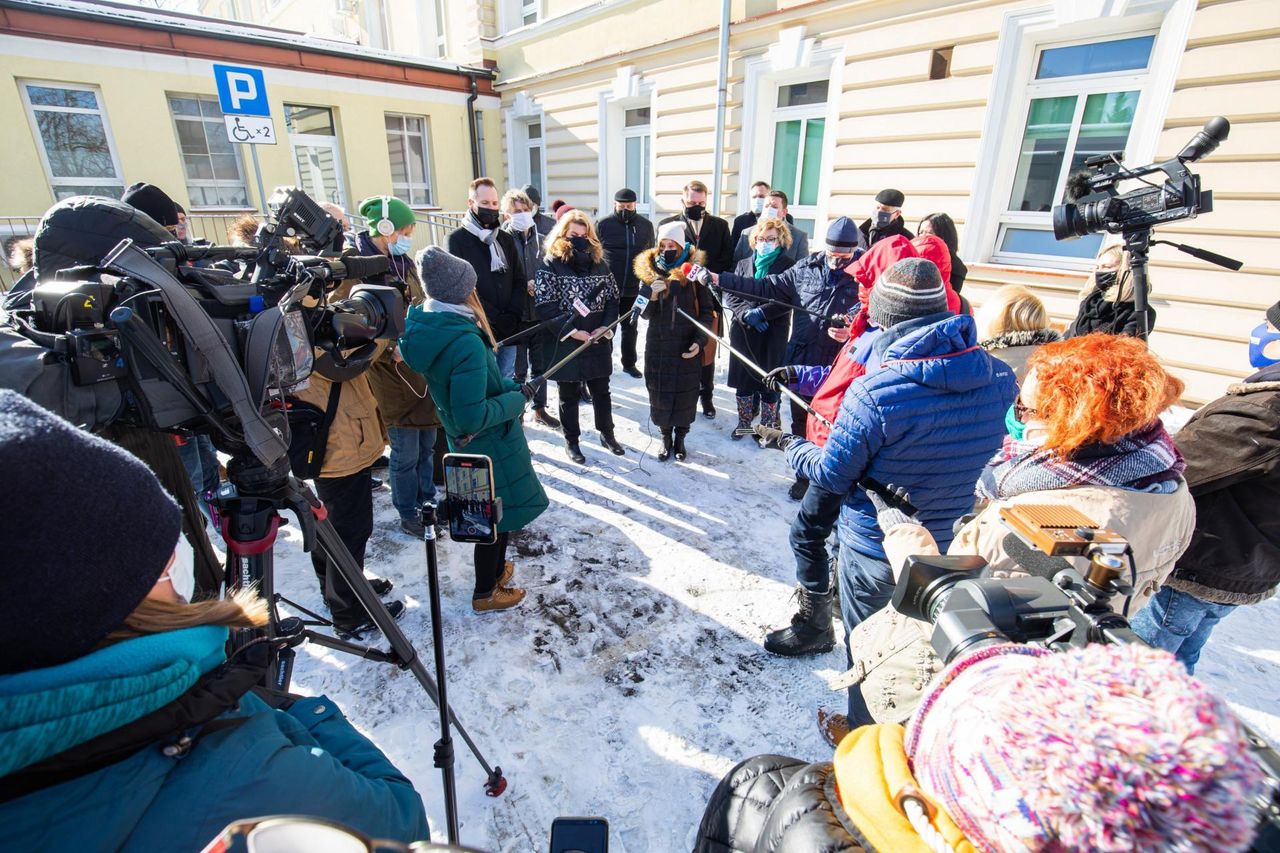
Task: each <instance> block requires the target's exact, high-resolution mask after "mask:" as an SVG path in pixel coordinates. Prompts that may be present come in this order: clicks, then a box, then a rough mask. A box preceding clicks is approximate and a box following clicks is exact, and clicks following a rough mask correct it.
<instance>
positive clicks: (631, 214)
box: [618, 207, 636, 224]
mask: <svg viewBox="0 0 1280 853" xmlns="http://www.w3.org/2000/svg"><path fill="white" fill-rule="evenodd" d="M618 214H619V215H620V216H621V217H622V221H623V222H626V223H628V224H630V223H632V222H635V221H636V212H635V211H634V210H632V209H631V208H629V207H624V208H622V210H619V211H618Z"/></svg>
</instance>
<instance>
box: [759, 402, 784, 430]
mask: <svg viewBox="0 0 1280 853" xmlns="http://www.w3.org/2000/svg"><path fill="white" fill-rule="evenodd" d="M760 425H761V426H767V427H773V428H774V429H782V415H781V414H780V413H779V412H778V404H777V403H761V404H760Z"/></svg>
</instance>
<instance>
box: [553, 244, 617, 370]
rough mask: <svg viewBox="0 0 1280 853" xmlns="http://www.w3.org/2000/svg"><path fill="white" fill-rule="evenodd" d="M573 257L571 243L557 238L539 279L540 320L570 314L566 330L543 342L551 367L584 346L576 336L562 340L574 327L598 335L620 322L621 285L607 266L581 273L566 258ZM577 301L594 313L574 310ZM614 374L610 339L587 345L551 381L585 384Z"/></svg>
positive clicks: (598, 265)
mask: <svg viewBox="0 0 1280 853" xmlns="http://www.w3.org/2000/svg"><path fill="white" fill-rule="evenodd" d="M572 253H573V249H572V247H571V246H570V243H569V241H568V240H567V239H564V238H561V239H560V240H558V241H557V243H556V245H555V246H553V247H552V251H551V252H550V253H548V254H547V257H546V258H545V259H544V260H543V262H542V267H541V269H539V270H538V275H537V277H536V279H535V280H534V287H533V291H534V305H535V306H536V307H537V309H538V317H539V319H541V320H550V319H552V318H554V317H558V316H560V315H561V314H565V313H567V314H569V318H568V319H567V320H566V321H565V322H564V324H563V325H562V326H556V329H557V330H560V334H559V336H551V335H548V336H546V337H545V338H544V341H545V344H544V346H545V348H546V349H547V353H546V354H545V355H544V363H546V364H548V365H552V364H556V363H557V362H559V361H560V359H562V358H564V357H565V356H567V355H569V353H571V352H573V351H574V350H575V349H577V348H578V347H580V346H582V342H581V341H576V340H574V339H573V338H565V339H564V340H563V341H562V340H560V338H562V337H564V336H565V335H566V334H568V333H569V332H571V331H573V330H574V329H578V330H581V331H584V332H593V331H595V330H596V329H598V328H601V327H602V326H608V325H609V324H610V323H612V322H613V321H614V320H616V319H618V300H619V295H618V285H617V283H616V282H615V281H614V279H613V273H611V272H610V271H609V266H608V264H606V263H605V262H604V261H603V260H601V261H597V262H595V263H593V264H592V265H591V266H590V268H589V269H587V270H585V271H583V270H579V269H577V268H575V267H574V266H573V265H572V264H570V263H567V262H566V261H565V260H564V258H570V257H572V256H573V254H572ZM576 300H581V301H582V303H583V304H585V305H586V306H587V308H588V309H589V311H588V313H587V315H586V316H585V317H584V316H582V314H580V313H579V312H578V311H577V310H576V309H575V308H574V302H575V301H576ZM612 373H613V341H612V340H611V339H608V338H606V339H604V340H601V341H599V342H597V343H594V344H592V345H591V346H589V347H587V349H586V350H584V351H583V352H582V353H580V354H579V355H578V356H577V357H576V358H574V359H573V360H572V361H570V362H569V363H568V364H566V365H565V366H564V367H562V368H560V370H559V371H558V372H557V373H556V374H555V376H553V377H552V378H553V379H555V380H556V381H557V382H586V381H587V380H589V379H604V378H606V377H608V376H610V375H611V374H612Z"/></svg>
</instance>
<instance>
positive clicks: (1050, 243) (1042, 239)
mask: <svg viewBox="0 0 1280 853" xmlns="http://www.w3.org/2000/svg"><path fill="white" fill-rule="evenodd" d="M1101 248H1102V235H1101V234H1089V235H1086V236H1084V237H1081V238H1080V239H1079V240H1062V241H1058V240H1055V239H1053V232H1052V231H1041V230H1040V229H1038V228H1006V229H1005V231H1004V237H1003V238H1002V239H1001V240H1000V251H1002V252H1017V253H1019V254H1023V255H1053V256H1056V257H1059V258H1095V257H1097V256H1098V250H1099V249H1101Z"/></svg>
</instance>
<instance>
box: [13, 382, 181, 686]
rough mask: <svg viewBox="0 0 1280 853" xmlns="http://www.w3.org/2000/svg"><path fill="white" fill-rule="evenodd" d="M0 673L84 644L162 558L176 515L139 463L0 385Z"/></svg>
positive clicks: (147, 580)
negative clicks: (1, 555)
mask: <svg viewBox="0 0 1280 853" xmlns="http://www.w3.org/2000/svg"><path fill="white" fill-rule="evenodd" d="M0 481H3V483H4V488H2V489H0V547H3V548H4V552H5V554H4V560H3V561H0V565H3V566H4V568H3V570H0V571H3V581H2V584H3V587H4V595H3V596H0V675H3V674H8V673H14V672H24V671H26V670H30V669H42V668H44V667H49V666H55V665H57V664H61V663H66V662H67V661H70V660H74V659H76V658H78V657H81V656H82V655H85V654H87V653H88V652H90V651H92V649H93V648H94V646H96V645H97V644H98V643H99V642H101V641H102V639H103V638H104V637H106V636H107V634H109V633H111V632H112V631H114V630H115V629H117V628H119V627H120V626H121V625H122V624H123V623H124V619H125V617H126V616H128V615H129V614H130V613H132V612H133V609H134V608H135V607H137V606H138V604H139V603H140V602H141V601H142V599H144V598H146V596H147V593H148V592H150V591H151V588H152V587H153V586H155V584H156V581H157V580H158V579H159V577H160V575H161V574H162V573H163V572H164V568H165V566H167V565H168V564H169V558H170V557H172V556H173V552H174V547H175V546H176V545H177V543H178V536H179V534H180V532H181V524H182V514H181V512H180V510H179V509H178V505H177V504H176V503H174V501H173V498H171V497H169V495H168V493H166V492H165V490H164V489H163V488H161V486H160V483H159V481H158V480H156V478H155V475H154V474H152V473H151V470H150V469H149V468H147V466H146V465H144V464H143V463H142V461H141V460H139V459H138V458H136V457H135V456H133V455H131V454H130V453H128V452H127V451H125V450H123V449H122V448H119V447H117V446H115V445H114V444H111V443H110V442H108V441H105V440H103V439H101V438H98V437H97V436H95V435H92V434H90V433H88V432H85V431H83V430H79V429H76V428H75V427H74V426H72V425H71V424H70V423H68V422H67V421H65V420H63V419H62V418H60V417H57V416H56V415H54V414H52V413H50V412H48V411H46V410H45V409H42V408H40V407H39V406H37V405H36V404H35V403H33V402H31V401H30V400H28V399H27V398H26V397H23V396H22V395H21V394H17V393H15V392H13V391H8V390H0Z"/></svg>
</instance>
